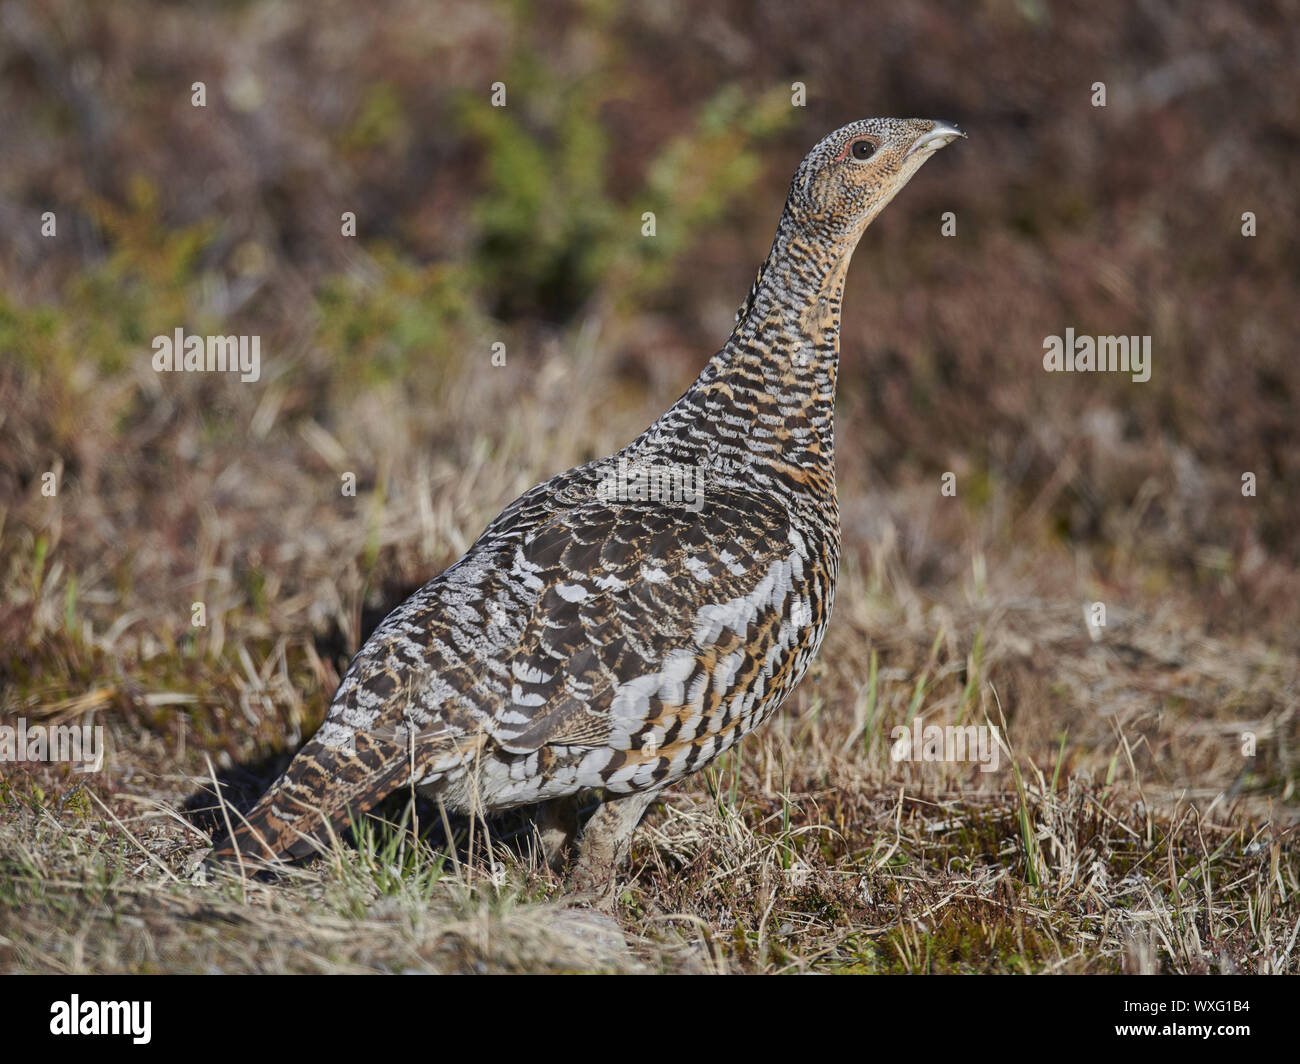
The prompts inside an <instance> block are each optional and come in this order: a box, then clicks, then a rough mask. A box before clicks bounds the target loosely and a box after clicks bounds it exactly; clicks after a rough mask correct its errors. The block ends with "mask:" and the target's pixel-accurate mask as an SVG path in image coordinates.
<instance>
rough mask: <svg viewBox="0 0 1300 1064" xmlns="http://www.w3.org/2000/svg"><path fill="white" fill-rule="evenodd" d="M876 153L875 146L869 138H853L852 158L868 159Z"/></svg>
mask: <svg viewBox="0 0 1300 1064" xmlns="http://www.w3.org/2000/svg"><path fill="white" fill-rule="evenodd" d="M875 153H876V146H875V145H874V144H872V143H871V141H869V140H855V141H854V142H853V158H855V159H857V160H859V161H861V160H863V159H870V158H871V157H872V156H873V155H874V154H875Z"/></svg>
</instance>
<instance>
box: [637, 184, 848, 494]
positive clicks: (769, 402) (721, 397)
mask: <svg viewBox="0 0 1300 1064" xmlns="http://www.w3.org/2000/svg"><path fill="white" fill-rule="evenodd" d="M852 252H853V246H852V244H851V243H849V242H848V241H843V242H840V241H832V240H830V239H827V238H825V237H822V236H818V237H816V238H813V237H810V236H808V235H807V231H806V229H805V227H804V225H803V224H802V222H801V219H800V218H799V215H798V213H797V212H796V211H795V210H794V209H793V208H792V206H791V204H789V203H787V204H786V208H785V211H784V212H783V213H782V215H781V223H780V225H779V226H778V227H777V233H776V239H775V240H774V241H773V242H772V250H771V251H770V252H769V253H768V256H767V258H766V260H764V262H763V265H762V266H761V267H760V269H759V272H758V277H757V278H756V279H755V281H754V285H753V287H752V288H751V290H750V293H749V295H748V297H747V298H746V299H745V301H744V302H743V303H742V304H741V306H740V310H739V311H738V312H737V315H736V319H737V320H736V326H735V328H734V329H733V330H732V334H731V337H730V339H728V341H727V343H726V344H725V345H724V346H723V348H722V349H721V350H720V351H719V352H718V353H717V354H715V355H714V356H713V358H712V359H710V360H709V362H708V364H707V365H706V366H705V368H704V370H703V372H702V373H701V374H700V375H699V377H698V378H697V379H696V380H695V383H694V384H692V385H691V387H690V388H689V389H688V390H687V392H686V393H685V394H684V395H683V396H682V397H681V398H680V399H679V400H678V401H677V402H676V403H674V404H673V405H672V406H671V407H670V408H669V409H668V410H667V411H666V412H665V414H664V415H663V416H662V417H661V418H660V419H659V420H658V421H656V422H655V423H654V424H653V425H652V426H650V428H649V429H647V430H646V432H645V433H643V434H642V436H641V437H640V438H639V439H637V440H636V441H635V442H634V443H633V444H632V445H630V446H629V448H628V449H627V452H625V454H626V455H627V457H633V456H637V457H647V458H649V457H650V456H654V457H655V458H656V459H657V460H660V461H671V462H674V463H678V464H692V465H697V466H701V467H703V468H704V469H705V470H706V471H707V472H708V474H709V475H710V476H712V477H715V478H717V479H718V480H719V481H723V482H734V483H737V484H741V485H744V486H747V487H750V488H754V487H758V488H760V489H761V490H766V491H775V492H777V493H779V494H782V495H795V494H797V495H802V496H806V497H810V498H812V499H821V498H833V497H834V493H835V436H834V406H835V379H836V372H837V369H838V363H839V339H840V308H841V305H842V301H843V296H844V278H845V274H846V272H847V270H848V265H849V258H850V257H851V255H852Z"/></svg>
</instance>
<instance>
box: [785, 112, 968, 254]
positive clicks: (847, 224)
mask: <svg viewBox="0 0 1300 1064" xmlns="http://www.w3.org/2000/svg"><path fill="white" fill-rule="evenodd" d="M964 136H966V134H965V133H963V132H962V131H961V130H960V129H958V128H957V127H956V126H954V125H951V124H950V123H948V122H938V121H935V120H933V119H929V118H865V119H863V120H862V121H860V122H852V123H850V124H849V125H847V126H844V127H843V128H841V129H837V130H836V131H835V132H834V133H832V134H831V135H830V136H828V137H824V138H823V139H822V140H821V141H820V142H819V143H818V144H817V146H816V147H814V148H813V150H812V151H810V152H809V153H808V154H807V156H805V157H804V161H803V162H802V163H800V165H799V169H798V170H797V171H796V172H795V175H794V181H793V183H792V184H791V186H790V202H789V206H790V208H791V210H792V211H793V212H794V213H795V215H796V216H797V217H798V219H799V221H800V223H801V224H802V225H803V226H804V227H805V228H808V229H811V230H812V232H813V234H815V235H817V236H820V237H823V238H825V239H829V240H831V241H832V242H834V243H841V242H847V243H848V244H849V246H850V248H851V247H852V245H853V244H856V243H857V240H858V238H859V237H860V236H861V235H862V231H863V230H864V229H866V227H867V226H868V225H869V224H871V220H872V219H873V218H875V216H876V215H877V214H879V213H880V212H881V211H882V210H883V209H884V208H885V205H886V204H887V203H888V202H889V201H890V200H891V199H893V198H894V196H896V195H897V194H898V192H899V190H900V189H901V188H902V187H903V186H904V185H906V184H907V182H908V181H910V180H911V178H912V175H913V174H914V173H916V171H917V170H919V169H920V168H921V164H922V163H924V162H925V161H926V159H928V158H930V156H931V155H933V154H934V153H935V152H936V151H938V150H939V149H940V148H942V147H943V146H944V145H945V144H949V143H951V142H952V141H953V140H955V139H957V138H958V137H964Z"/></svg>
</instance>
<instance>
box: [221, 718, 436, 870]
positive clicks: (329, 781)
mask: <svg viewBox="0 0 1300 1064" xmlns="http://www.w3.org/2000/svg"><path fill="white" fill-rule="evenodd" d="M423 760H425V759H423V758H422V759H420V760H417V761H416V763H415V764H414V765H413V764H412V758H411V752H410V751H409V750H404V749H403V748H402V747H401V746H400V745H397V744H394V743H389V742H381V741H376V740H374V739H372V738H370V737H369V736H366V735H360V734H359V735H357V737H356V745H355V749H348V748H344V747H333V746H325V745H324V744H323V743H321V742H320V741H318V740H316V739H313V740H311V742H309V743H308V744H307V745H306V746H304V747H303V748H302V749H301V750H299V751H298V754H297V756H296V757H294V759H293V761H292V762H291V763H290V765H289V767H288V769H287V770H286V771H285V773H284V775H282V776H281V777H280V778H279V779H278V780H276V782H275V783H274V784H273V785H272V786H271V789H270V790H269V791H267V792H266V794H264V795H263V796H262V798H261V800H260V801H259V802H258V803H257V805H255V806H254V807H253V808H252V809H251V810H250V811H249V812H248V813H247V814H246V815H244V816H240V815H239V814H238V813H236V812H235V811H234V810H230V809H223V810H222V822H223V824H224V823H225V822H226V821H227V819H228V821H229V824H230V826H231V827H232V828H233V831H230V832H229V833H227V834H225V835H224V836H222V837H220V838H219V839H218V841H217V842H216V845H215V846H214V848H213V850H212V853H211V854H210V855H209V857H208V860H209V861H229V860H235V859H236V854H239V855H242V856H243V857H247V858H252V859H253V860H255V861H264V862H271V861H293V860H297V859H299V858H302V857H307V856H309V855H310V854H312V853H316V852H319V851H320V850H322V849H325V848H328V846H329V844H330V836H331V834H332V833H333V834H335V835H337V834H338V833H339V832H341V831H342V830H343V829H344V828H346V827H347V824H348V817H349V813H350V812H351V813H353V814H355V815H358V816H359V815H361V814H362V813H364V812H366V811H367V810H368V809H370V808H371V807H372V806H374V805H376V804H377V803H378V802H380V801H382V800H383V799H384V798H386V797H387V796H388V795H389V794H391V793H392V792H393V791H395V790H397V789H398V788H399V787H401V786H403V785H404V784H406V783H408V782H409V781H410V780H411V779H412V778H415V779H419V778H420V776H419V773H420V771H421V768H422V764H421V761H423ZM413 768H414V770H415V773H416V775H415V776H414V777H412V769H413ZM224 830H225V829H224V828H223V831H224Z"/></svg>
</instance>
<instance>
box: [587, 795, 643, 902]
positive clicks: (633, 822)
mask: <svg viewBox="0 0 1300 1064" xmlns="http://www.w3.org/2000/svg"><path fill="white" fill-rule="evenodd" d="M658 795H659V792H658V790H650V791H637V792H636V793H634V794H627V795H622V796H620V797H616V798H609V799H607V800H605V801H604V802H602V803H601V805H600V808H599V809H597V810H596V811H595V812H594V813H593V814H592V815H591V819H590V820H588V821H587V824H586V827H584V828H583V829H582V836H581V838H580V839H579V841H578V858H577V860H576V861H575V862H574V865H573V869H572V870H571V871H570V872H569V882H570V884H571V885H572V886H573V887H574V888H575V889H577V890H579V891H595V892H597V893H598V894H600V895H602V896H603V897H605V898H608V896H609V895H610V893H611V892H612V888H613V885H614V874H615V871H616V870H617V869H618V867H619V866H620V865H622V864H623V862H624V861H626V860H627V855H628V852H629V851H630V850H631V848H632V832H634V831H635V830H636V826H637V824H638V823H640V821H641V817H642V815H643V814H644V813H645V811H646V807H647V806H649V805H650V803H651V802H653V801H654V800H655V798H657V797H658Z"/></svg>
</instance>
